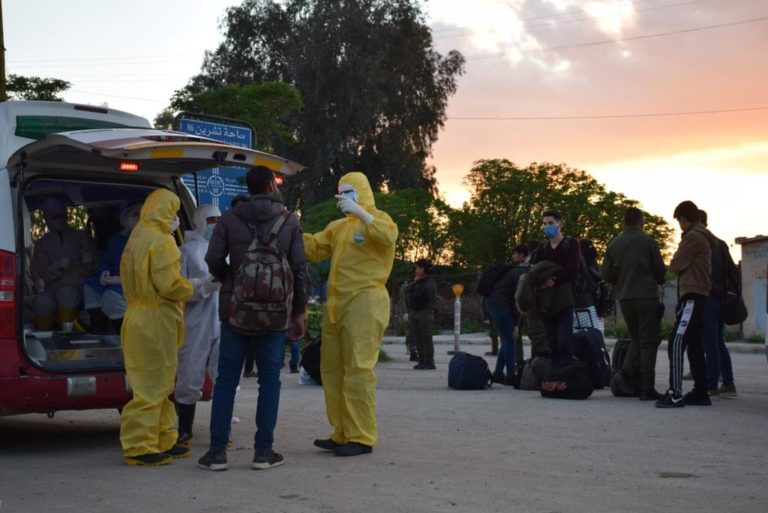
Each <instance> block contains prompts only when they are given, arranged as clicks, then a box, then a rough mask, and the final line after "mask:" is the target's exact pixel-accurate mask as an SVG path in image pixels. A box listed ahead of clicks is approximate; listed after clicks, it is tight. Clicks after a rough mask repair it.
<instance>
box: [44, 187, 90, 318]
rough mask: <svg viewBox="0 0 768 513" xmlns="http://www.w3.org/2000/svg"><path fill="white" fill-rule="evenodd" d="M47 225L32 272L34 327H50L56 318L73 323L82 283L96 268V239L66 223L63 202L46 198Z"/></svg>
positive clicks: (65, 211)
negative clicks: (34, 294) (46, 231)
mask: <svg viewBox="0 0 768 513" xmlns="http://www.w3.org/2000/svg"><path fill="white" fill-rule="evenodd" d="M42 210H43V218H44V219H45V224H46V226H47V227H48V233H46V234H45V235H44V236H43V237H42V238H41V239H40V240H38V241H37V243H36V244H35V248H34V252H33V256H32V264H31V273H32V280H33V283H34V287H35V290H36V292H37V295H36V296H35V299H34V301H33V306H32V309H33V315H34V322H35V326H36V327H37V328H38V329H40V330H51V329H53V328H54V327H55V325H56V321H57V320H58V322H59V323H60V324H63V323H66V322H73V321H74V320H75V319H76V317H77V310H78V308H79V307H80V304H81V302H82V295H83V292H82V291H83V283H84V282H85V280H86V278H87V277H88V276H90V275H91V274H93V272H94V271H95V270H96V254H97V253H96V242H95V241H94V240H93V238H92V237H91V236H90V235H89V234H88V233H87V232H86V231H84V230H74V229H72V228H70V227H69V226H67V210H66V206H65V205H64V203H63V202H61V201H60V200H58V199H56V198H47V199H46V200H45V201H44V202H43V205H42Z"/></svg>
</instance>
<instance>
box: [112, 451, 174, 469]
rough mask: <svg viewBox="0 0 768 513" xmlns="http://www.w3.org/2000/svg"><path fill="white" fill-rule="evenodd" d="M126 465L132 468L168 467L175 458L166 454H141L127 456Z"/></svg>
mask: <svg viewBox="0 0 768 513" xmlns="http://www.w3.org/2000/svg"><path fill="white" fill-rule="evenodd" d="M124 459H125V464H126V465H130V466H142V467H159V466H161V465H168V464H169V463H171V462H172V461H173V457H171V456H169V455H168V454H165V453H162V454H160V453H152V454H140V455H138V456H125V458H124Z"/></svg>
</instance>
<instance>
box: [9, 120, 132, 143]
mask: <svg viewBox="0 0 768 513" xmlns="http://www.w3.org/2000/svg"><path fill="white" fill-rule="evenodd" d="M97 128H131V127H129V126H127V125H123V124H120V123H115V122H114V121H103V120H100V119H86V118H73V117H67V116H16V135H17V136H19V137H26V138H28V139H35V140H40V139H43V138H45V137H46V136H48V135H50V134H56V133H59V132H70V131H72V130H92V129H97Z"/></svg>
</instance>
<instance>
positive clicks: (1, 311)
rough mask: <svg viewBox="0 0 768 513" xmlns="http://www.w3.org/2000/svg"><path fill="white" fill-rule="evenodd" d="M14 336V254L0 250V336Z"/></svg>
mask: <svg viewBox="0 0 768 513" xmlns="http://www.w3.org/2000/svg"><path fill="white" fill-rule="evenodd" d="M15 337H16V255H14V254H13V253H8V252H7V251H0V338H15Z"/></svg>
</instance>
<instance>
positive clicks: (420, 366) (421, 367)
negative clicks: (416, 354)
mask: <svg viewBox="0 0 768 513" xmlns="http://www.w3.org/2000/svg"><path fill="white" fill-rule="evenodd" d="M413 368H414V369H416V370H424V369H426V367H425V366H424V362H419V363H417V364H416V365H414V366H413Z"/></svg>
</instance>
